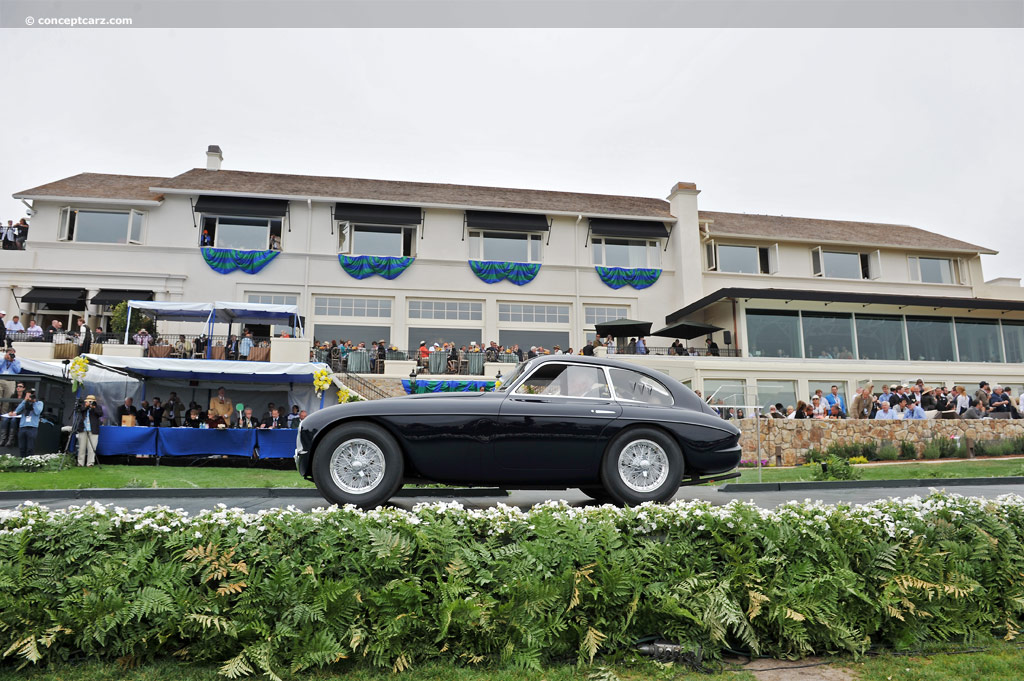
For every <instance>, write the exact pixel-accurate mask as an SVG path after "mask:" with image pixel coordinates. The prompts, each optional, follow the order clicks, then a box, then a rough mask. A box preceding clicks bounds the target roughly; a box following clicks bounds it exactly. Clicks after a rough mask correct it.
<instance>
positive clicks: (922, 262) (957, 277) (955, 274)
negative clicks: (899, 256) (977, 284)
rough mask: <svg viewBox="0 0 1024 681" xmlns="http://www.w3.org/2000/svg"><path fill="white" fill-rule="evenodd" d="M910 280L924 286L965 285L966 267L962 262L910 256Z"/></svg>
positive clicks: (908, 259)
mask: <svg viewBox="0 0 1024 681" xmlns="http://www.w3.org/2000/svg"><path fill="white" fill-rule="evenodd" d="M907 262H908V264H909V265H910V280H911V281H920V282H922V283H925V284H966V283H967V266H966V264H965V263H964V261H963V260H959V259H958V260H951V259H949V258H921V257H917V256H910V257H909V258H907Z"/></svg>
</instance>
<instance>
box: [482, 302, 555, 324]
mask: <svg viewBox="0 0 1024 681" xmlns="http://www.w3.org/2000/svg"><path fill="white" fill-rule="evenodd" d="M498 321H499V322H532V323H534V324H568V323H569V306H568V305H534V304H532V303H498Z"/></svg>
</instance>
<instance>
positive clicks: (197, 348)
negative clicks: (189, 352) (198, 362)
mask: <svg viewBox="0 0 1024 681" xmlns="http://www.w3.org/2000/svg"><path fill="white" fill-rule="evenodd" d="M208 343H209V340H208V339H207V338H206V334H205V333H204V334H203V335H202V336H196V337H195V339H193V341H192V347H193V349H194V350H193V351H194V353H195V354H196V355H199V356H200V357H206V346H207V344H208Z"/></svg>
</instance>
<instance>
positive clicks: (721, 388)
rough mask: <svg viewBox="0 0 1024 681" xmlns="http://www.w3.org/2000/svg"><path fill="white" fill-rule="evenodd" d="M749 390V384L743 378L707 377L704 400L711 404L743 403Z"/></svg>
mask: <svg viewBox="0 0 1024 681" xmlns="http://www.w3.org/2000/svg"><path fill="white" fill-rule="evenodd" d="M746 392H747V384H746V381H744V380H743V379H742V378H740V379H736V378H705V379H704V393H703V397H704V400H705V401H706V402H707V403H708V404H710V405H720V404H724V405H738V404H743V403H744V402H745V401H746V400H745V395H746Z"/></svg>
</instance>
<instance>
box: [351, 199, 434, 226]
mask: <svg viewBox="0 0 1024 681" xmlns="http://www.w3.org/2000/svg"><path fill="white" fill-rule="evenodd" d="M334 219H335V220H347V221H348V222H357V223H362V224H367V225H418V224H420V223H421V222H422V221H423V209H421V208H418V207H416V206H378V205H373V204H368V203H336V204H334Z"/></svg>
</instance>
